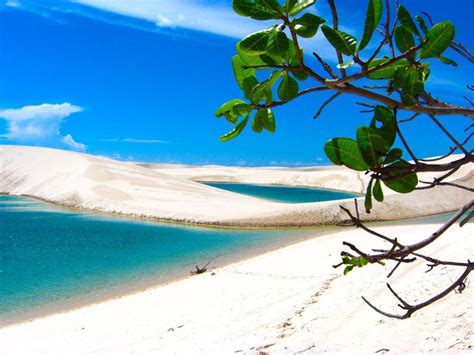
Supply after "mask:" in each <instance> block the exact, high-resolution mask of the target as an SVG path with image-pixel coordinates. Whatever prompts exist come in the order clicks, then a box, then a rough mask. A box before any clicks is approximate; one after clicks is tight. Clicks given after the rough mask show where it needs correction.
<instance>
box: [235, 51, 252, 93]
mask: <svg viewBox="0 0 474 355" xmlns="http://www.w3.org/2000/svg"><path fill="white" fill-rule="evenodd" d="M245 65H246V64H245V63H244V62H243V61H242V59H241V58H240V57H239V56H238V55H234V56H233V57H232V68H233V69H234V76H235V80H236V81H237V84H239V86H240V88H243V82H244V80H245V79H247V78H248V77H255V75H256V70H255V69H244V68H243V67H244V66H245Z"/></svg>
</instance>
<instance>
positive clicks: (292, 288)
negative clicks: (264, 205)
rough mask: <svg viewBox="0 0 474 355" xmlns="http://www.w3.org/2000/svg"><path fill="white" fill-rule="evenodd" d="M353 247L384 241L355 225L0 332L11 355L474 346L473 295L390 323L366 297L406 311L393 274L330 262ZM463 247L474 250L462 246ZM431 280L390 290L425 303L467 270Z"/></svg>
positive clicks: (440, 246)
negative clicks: (345, 247)
mask: <svg viewBox="0 0 474 355" xmlns="http://www.w3.org/2000/svg"><path fill="white" fill-rule="evenodd" d="M437 225H439V223H435V224H421V225H414V224H407V225H403V226H400V225H398V226H377V229H378V231H380V232H382V233H386V234H388V235H397V236H400V237H401V239H400V241H401V242H402V243H405V242H406V241H407V240H409V239H411V238H414V237H416V238H417V239H418V238H420V237H422V236H426V235H427V234H429V233H432V232H433V231H434V230H435V229H436V228H437V227H436V226H437ZM473 229H474V226H473V224H472V223H470V224H468V225H466V226H464V227H463V228H462V229H459V230H452V231H449V232H448V233H447V234H449V235H446V236H443V238H440V239H439V241H437V243H436V245H433V246H430V251H429V253H430V255H433V256H435V257H443V258H453V259H454V260H457V259H464V258H465V257H468V256H469V255H470V254H471V253H472V249H473V247H474V245H472V242H471V243H469V241H470V238H471V233H472V232H473ZM453 237H455V238H453ZM344 240H348V241H350V240H352V241H355V240H357V243H358V244H360V245H361V246H363V245H371V246H377V244H378V243H379V242H380V241H379V240H377V239H373V237H371V236H369V235H367V234H366V233H365V232H363V231H361V230H357V229H352V228H351V229H347V230H339V231H336V232H335V233H330V234H327V235H324V236H321V237H319V238H309V239H307V240H303V241H300V242H297V243H295V244H291V245H289V246H285V247H281V248H279V249H276V250H273V251H268V252H266V253H264V254H259V255H257V256H254V257H251V258H246V259H244V260H242V261H239V262H234V263H231V264H229V265H226V266H223V267H219V268H217V269H213V270H212V271H214V272H215V273H216V274H215V275H214V276H211V275H210V273H209V272H207V273H204V274H201V275H197V276H194V277H186V278H184V279H181V280H178V281H174V282H171V283H168V284H166V285H162V286H159V287H154V288H151V289H146V290H144V291H142V292H137V293H134V294H131V295H127V296H123V297H120V298H117V299H112V300H108V301H105V302H102V303H97V304H93V305H90V306H87V307H83V308H79V309H76V310H70V311H68V312H65V313H59V314H53V315H49V316H47V317H44V318H39V319H36V320H33V321H30V322H26V323H19V324H15V325H10V326H8V327H4V328H1V329H0V339H2V347H3V349H4V351H5V352H7V353H9V354H38V353H41V354H57V353H67V352H70V351H74V352H76V353H94V354H125V353H132V352H136V353H147V352H148V353H149V352H153V351H155V350H157V349H160V351H162V352H167V353H168V352H173V353H174V352H193V353H213V352H214V353H215V352H219V353H235V352H243V353H255V351H257V350H256V349H259V348H264V347H265V349H267V350H265V351H270V352H297V351H299V350H301V349H306V348H307V347H310V346H312V345H316V347H315V348H314V351H317V352H324V351H333V352H334V351H351V352H354V351H356V352H358V351H365V352H367V351H372V350H373V351H374V352H375V351H376V350H378V349H380V348H389V349H390V351H393V352H405V351H417V352H424V351H460V350H468V349H470V348H471V347H472V339H471V338H470V335H469V334H471V335H472V329H473V328H472V327H473V325H474V323H473V321H472V319H473V315H474V305H473V304H472V303H470V302H469V300H470V297H471V295H472V292H473V291H472V289H471V288H470V287H468V288H466V290H465V291H464V292H463V293H462V294H455V293H454V292H453V293H451V294H450V295H448V297H446V298H444V299H443V300H440V301H438V302H436V303H435V304H434V305H432V306H430V308H429V309H426V311H425V310H422V311H420V312H417V313H416V316H414V317H412V318H410V319H407V320H404V321H398V320H393V319H388V318H385V317H383V316H381V315H379V314H378V313H375V312H374V311H373V310H371V309H370V308H369V307H368V306H367V305H365V303H364V302H363V301H362V300H361V299H360V296H361V295H364V296H367V297H368V299H369V300H371V301H374V302H375V304H376V305H382V306H383V308H384V309H386V310H387V311H390V310H392V311H395V312H397V306H396V302H395V301H396V300H394V299H393V297H391V295H390V294H389V292H388V291H387V289H386V286H385V283H386V281H387V280H386V278H385V277H386V275H387V272H388V271H389V270H390V269H391V268H392V267H393V265H386V266H380V265H371V266H370V267H367V268H366V269H365V268H364V269H363V270H358V269H357V270H355V271H353V272H351V273H350V276H347V277H345V276H342V270H341V269H337V270H334V269H332V265H333V264H334V263H335V262H336V261H337V260H339V258H340V257H339V256H338V254H339V252H340V251H341V250H342V248H343V247H342V244H341V243H342V241H344ZM367 243H370V244H367ZM459 243H462V244H463V245H466V247H465V248H463V249H462V250H460V249H459V248H456V245H459ZM374 244H375V245H374ZM381 268H382V269H383V270H381ZM413 269H414V270H413ZM425 271H426V268H425V267H424V266H423V264H421V265H420V264H418V266H417V265H411V264H410V265H408V266H407V265H405V266H402V267H401V268H400V270H399V271H397V273H396V274H395V275H394V277H393V278H391V279H390V280H391V281H390V282H391V284H392V285H394V287H395V289H396V290H399V291H403V296H404V297H406V298H407V299H408V300H409V301H420V300H421V301H422V300H425V299H427V298H429V296H430V294H432V293H434V292H437V291H436V289H437V288H443V287H445V285H446V283H447V282H450V280H452V279H453V278H454V277H455V276H456V275H457V274H458V272H459V270H457V269H455V268H435V270H433V271H432V272H431V273H429V274H425ZM427 275H428V276H427ZM361 322H363V324H364V327H360V324H361ZM406 329H410V332H409V333H407V332H406ZM420 339H421V340H423V341H420ZM430 349H431V350H430Z"/></svg>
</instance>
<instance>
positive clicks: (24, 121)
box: [0, 102, 85, 151]
mask: <svg viewBox="0 0 474 355" xmlns="http://www.w3.org/2000/svg"><path fill="white" fill-rule="evenodd" d="M82 110H83V109H82V107H79V106H76V105H72V104H70V103H68V102H65V103H62V104H41V105H35V106H23V107H22V108H9V109H4V110H0V118H2V119H4V120H6V121H7V133H6V134H4V135H3V137H4V138H6V139H8V140H10V141H13V142H19V143H27V144H37V145H48V146H60V147H61V146H65V147H69V148H71V149H74V150H79V151H84V150H85V145H83V144H81V143H77V142H76V141H74V139H73V138H72V136H71V135H70V134H68V135H66V136H61V133H60V126H61V123H62V122H63V120H64V119H65V118H66V117H68V116H69V115H71V114H73V113H76V112H80V111H82Z"/></svg>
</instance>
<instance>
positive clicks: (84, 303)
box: [0, 216, 343, 330]
mask: <svg viewBox="0 0 474 355" xmlns="http://www.w3.org/2000/svg"><path fill="white" fill-rule="evenodd" d="M120 218H121V219H124V218H125V219H126V218H127V216H122V217H120ZM169 223H170V224H174V223H171V222H169ZM198 228H199V227H198ZM219 228H223V227H219ZM302 228H304V229H308V233H310V234H307V235H298V236H296V237H295V239H294V240H293V239H292V240H290V239H287V240H285V241H276V242H274V243H273V244H271V245H267V246H261V247H257V248H254V249H252V250H250V251H248V252H244V251H242V252H239V253H232V252H229V253H231V254H232V255H231V256H225V255H226V254H221V255H218V256H217V257H216V259H217V258H218V257H220V256H224V257H223V258H222V259H221V260H220V261H219V262H216V263H214V262H212V263H211V264H210V265H213V266H210V267H208V270H207V272H206V273H207V274H210V273H212V272H214V270H218V269H222V268H224V267H226V266H229V265H232V264H236V263H239V262H242V261H245V260H249V259H252V258H255V257H258V256H262V255H265V254H268V253H271V252H274V251H277V250H280V249H284V248H286V247H288V246H291V245H296V244H299V243H302V242H305V241H307V240H311V239H315V238H319V237H322V236H325V235H328V234H332V233H337V230H338V229H341V228H343V227H340V226H317V227H302ZM315 228H324V230H319V231H315V230H313V231H311V232H310V230H311V229H315ZM275 229H279V228H275ZM291 229H296V228H288V231H289V232H291ZM213 260H214V259H213ZM205 261H206V260H203V262H205ZM190 271H191V270H189V272H187V273H185V271H184V270H179V271H177V272H175V273H172V275H169V276H165V277H164V278H163V279H161V280H160V281H158V282H156V279H155V281H152V280H151V279H152V277H151V276H149V277H147V278H146V279H143V280H140V281H139V284H138V285H136V284H135V285H133V286H128V287H127V286H126V285H119V286H118V289H117V290H114V291H113V292H111V293H109V294H103V293H100V295H99V294H95V295H89V296H88V297H86V300H81V301H79V300H75V301H72V303H71V302H70V301H69V298H68V301H64V302H63V303H64V304H63V303H61V304H62V305H61V306H57V307H56V306H50V307H48V306H44V307H40V308H41V309H40V310H38V311H32V312H29V313H28V312H26V313H27V314H26V315H25V316H21V317H19V318H17V319H14V320H11V321H6V322H2V321H1V319H0V330H1V329H4V328H8V327H12V326H16V325H20V324H24V323H29V322H33V321H36V320H39V319H43V318H48V317H50V316H54V315H58V314H64V313H69V312H72V311H76V310H79V309H81V308H86V307H90V306H93V305H98V304H103V303H106V302H109V301H112V300H117V299H122V298H124V297H128V296H131V295H135V294H140V293H142V292H146V291H152V290H155V289H158V288H161V287H164V286H167V285H171V284H174V283H178V282H180V281H183V280H186V279H189V278H192V277H194V276H197V275H191V274H190ZM74 297H76V296H74ZM31 315H32V316H31Z"/></svg>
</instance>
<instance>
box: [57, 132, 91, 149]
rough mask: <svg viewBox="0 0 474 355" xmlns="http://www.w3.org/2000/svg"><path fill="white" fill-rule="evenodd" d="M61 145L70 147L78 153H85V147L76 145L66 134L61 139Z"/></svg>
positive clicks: (79, 144)
mask: <svg viewBox="0 0 474 355" xmlns="http://www.w3.org/2000/svg"><path fill="white" fill-rule="evenodd" d="M62 141H63V143H64V144H66V145H67V146H68V147H71V149H72V150H76V151H78V152H85V151H86V146H85V145H84V144H82V143H77V142H76V141H75V140H74V138H72V136H71V135H70V134H66V135H65V136H64V137H63V139H62Z"/></svg>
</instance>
